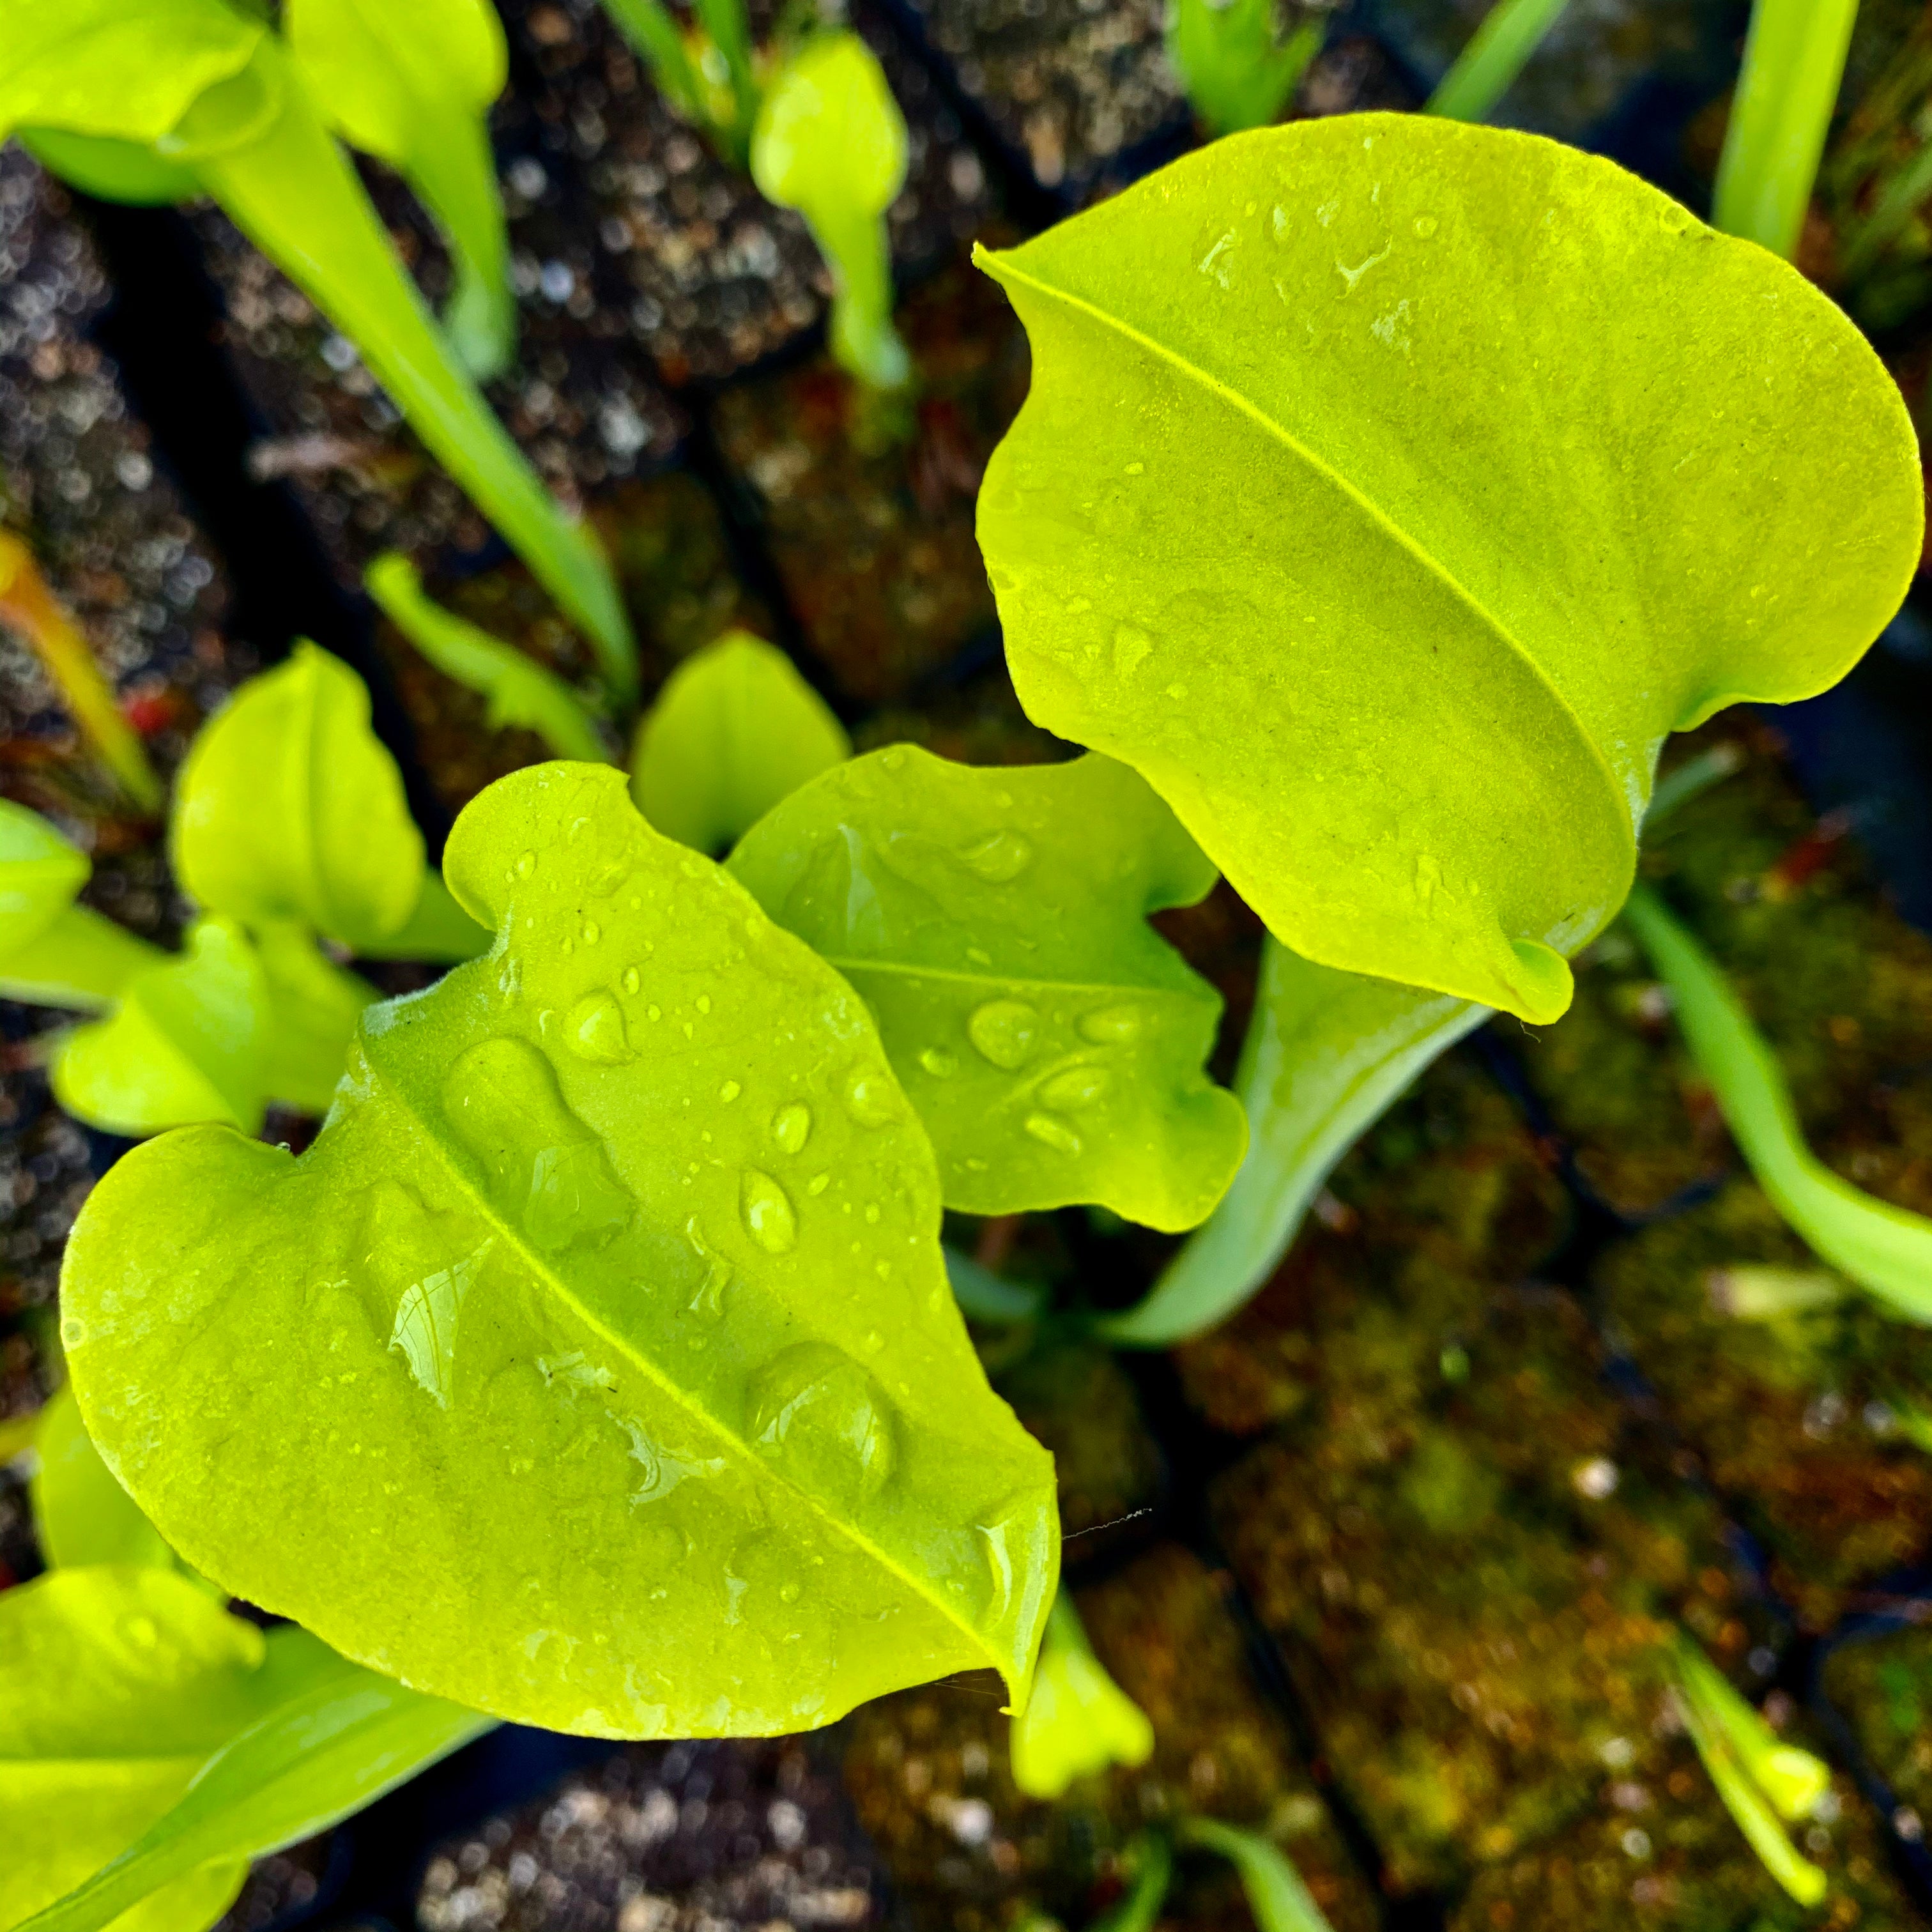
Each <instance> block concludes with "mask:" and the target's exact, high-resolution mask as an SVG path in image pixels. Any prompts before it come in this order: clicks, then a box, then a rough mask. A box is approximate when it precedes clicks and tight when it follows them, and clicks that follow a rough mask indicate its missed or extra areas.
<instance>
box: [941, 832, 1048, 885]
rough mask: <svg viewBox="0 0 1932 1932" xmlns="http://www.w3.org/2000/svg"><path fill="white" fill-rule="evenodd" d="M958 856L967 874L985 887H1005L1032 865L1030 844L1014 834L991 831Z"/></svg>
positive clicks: (1031, 846) (1018, 834) (1019, 835)
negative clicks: (981, 881) (978, 880)
mask: <svg viewBox="0 0 1932 1932" xmlns="http://www.w3.org/2000/svg"><path fill="white" fill-rule="evenodd" d="M959 857H960V862H961V863H962V864H963V865H965V867H966V868H967V869H968V871H971V872H973V873H975V874H977V875H978V877H980V878H983V879H984V880H986V883H988V884H989V885H994V886H1004V885H1007V884H1009V883H1011V882H1012V881H1013V880H1015V879H1016V878H1018V877H1019V875H1020V874H1022V872H1024V871H1025V870H1026V868H1028V866H1029V865H1031V864H1032V863H1033V845H1032V844H1031V841H1029V840H1028V839H1027V838H1025V837H1023V836H1022V835H1021V834H1020V833H1019V832H1010V831H1009V832H989V833H988V834H987V835H986V837H985V838H982V839H981V840H980V841H979V842H978V843H977V844H974V845H969V846H968V847H967V848H966V849H965V851H963V852H962V853H960V855H959Z"/></svg>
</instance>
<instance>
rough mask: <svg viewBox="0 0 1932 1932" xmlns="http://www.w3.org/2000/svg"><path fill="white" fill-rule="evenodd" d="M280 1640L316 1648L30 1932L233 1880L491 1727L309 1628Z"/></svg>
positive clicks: (88, 1930) (95, 1929)
mask: <svg viewBox="0 0 1932 1932" xmlns="http://www.w3.org/2000/svg"><path fill="white" fill-rule="evenodd" d="M284 1635H286V1636H287V1637H289V1638H291V1639H295V1640H299V1641H300V1642H302V1643H304V1644H306V1645H309V1646H313V1648H312V1650H311V1652H310V1653H309V1654H308V1655H307V1656H306V1657H305V1658H303V1659H302V1665H303V1667H302V1668H301V1669H299V1670H293V1671H290V1672H288V1673H285V1685H286V1688H285V1689H284V1693H283V1694H282V1695H281V1697H279V1698H278V1700H277V1701H276V1702H275V1704H274V1705H273V1706H272V1708H270V1709H269V1710H268V1711H266V1712H265V1713H264V1715H263V1716H261V1717H260V1718H258V1719H257V1721H256V1722H255V1723H254V1724H253V1725H251V1727H249V1728H248V1729H247V1730H244V1731H242V1732H240V1733H239V1734H237V1735H236V1736H235V1737H234V1738H233V1739H231V1740H230V1741H229V1742H228V1743H227V1744H226V1745H223V1747H222V1748H221V1749H220V1751H217V1753H216V1754H214V1756H213V1757H211V1758H210V1759H209V1760H208V1762H207V1763H205V1765H203V1766H202V1768H201V1769H200V1770H199V1772H196V1775H195V1778H194V1781H193V1783H192V1784H190V1786H189V1787H188V1788H187V1790H186V1791H185V1792H184V1793H182V1794H181V1797H180V1798H179V1799H178V1800H177V1801H176V1802H175V1804H174V1805H172V1807H171V1808H169V1810H168V1811H166V1813H165V1814H163V1815H162V1816H161V1817H159V1818H157V1819H156V1820H155V1821H154V1823H152V1824H151V1826H148V1829H147V1830H146V1831H145V1832H142V1835H140V1836H139V1838H136V1840H135V1841H133V1843H131V1844H130V1845H129V1846H127V1849H125V1850H124V1851H123V1852H121V1855H120V1856H119V1857H118V1858H116V1859H115V1861H113V1863H112V1864H109V1865H107V1867H105V1868H104V1869H103V1870H100V1871H98V1872H97V1873H95V1876H93V1877H92V1879H89V1881H88V1882H86V1884H84V1885H81V1886H80V1887H79V1888H77V1889H76V1890H75V1891H72V1892H71V1893H70V1894H68V1896H67V1897H65V1898H63V1899H62V1900H61V1901H60V1903H58V1904H57V1905H55V1906H52V1907H50V1908H49V1909H48V1910H46V1911H45V1912H42V1913H41V1914H40V1915H39V1916H38V1917H37V1918H34V1919H33V1920H31V1921H30V1924H31V1932H101V1928H102V1927H107V1926H110V1925H112V1926H113V1927H115V1932H120V1927H121V1924H123V1923H124V1921H121V1919H120V1918H118V1914H119V1913H121V1912H123V1911H124V1910H126V1909H127V1908H128V1907H130V1906H133V1905H135V1904H136V1902H137V1901H139V1900H144V1899H147V1898H149V1897H151V1896H152V1895H153V1894H154V1891H155V1888H156V1887H157V1886H160V1885H173V1884H177V1883H180V1882H182V1879H183V1877H184V1875H186V1874H190V1873H195V1872H196V1871H197V1870H200V1871H206V1870H208V1869H209V1868H210V1864H209V1861H215V1862H216V1864H217V1867H218V1868H221V1869H226V1870H235V1871H236V1873H237V1874H238V1877H239V1874H240V1873H242V1872H245V1870H247V1861H248V1860H249V1859H251V1858H260V1857H262V1856H263V1855H266V1853H268V1852H274V1851H278V1850H280V1849H281V1848H282V1847H283V1846H286V1845H290V1844H293V1843H296V1842H297V1841H299V1840H300V1839H303V1838H311V1837H313V1836H314V1835H315V1834H316V1833H317V1832H321V1831H325V1830H326V1829H328V1827H329V1826H331V1825H333V1824H335V1823H338V1821H339V1820H342V1819H344V1818H346V1817H350V1816H351V1815H352V1814H354V1813H356V1812H357V1811H361V1810H362V1809H363V1808H365V1806H367V1805H371V1804H373V1803H374V1802H375V1801H376V1800H377V1799H378V1798H380V1797H381V1796H382V1795H383V1793H385V1792H386V1791H389V1790H393V1789H394V1788H395V1787H396V1786H397V1785H398V1784H401V1783H402V1782H403V1781H404V1779H406V1778H412V1777H413V1776H415V1775H416V1773H417V1772H419V1771H421V1770H422V1769H425V1767H426V1766H429V1765H432V1764H434V1763H436V1762H437V1760H438V1759H440V1758H443V1757H448V1756H449V1754H450V1753H451V1752H452V1751H455V1750H457V1749H458V1748H460V1746H462V1745H466V1744H467V1743H469V1742H470V1740H471V1739H473V1738H476V1737H478V1736H481V1735H482V1733H484V1732H485V1731H487V1730H491V1729H493V1721H492V1720H491V1719H490V1718H484V1717H481V1716H479V1715H478V1714H477V1713H476V1712H474V1711H466V1710H464V1709H462V1708H461V1707H460V1706H458V1705H455V1704H449V1703H445V1702H444V1701H443V1700H442V1699H441V1698H439V1697H424V1696H422V1694H420V1693H419V1692H417V1691H411V1690H409V1689H407V1688H405V1687H404V1685H401V1684H397V1683H393V1682H391V1681H390V1680H389V1679H387V1678H384V1677H379V1676H377V1675H376V1674H375V1673H374V1672H372V1671H367V1670H358V1669H356V1667H354V1666H353V1665H352V1664H345V1663H344V1661H342V1659H341V1658H338V1657H335V1656H333V1655H331V1654H330V1653H329V1652H327V1651H326V1650H325V1649H323V1647H322V1646H320V1645H319V1644H316V1643H315V1641H314V1639H313V1638H312V1637H308V1634H307V1633H306V1632H303V1631H290V1632H287V1633H282V1632H276V1633H274V1634H272V1635H271V1637H270V1642H271V1643H273V1642H274V1641H275V1637H278V1636H284ZM231 1861H233V1862H231ZM155 1932H160V1928H159V1927H157V1928H155ZM175 1932H178V1928H175Z"/></svg>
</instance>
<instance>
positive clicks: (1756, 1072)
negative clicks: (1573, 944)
mask: <svg viewBox="0 0 1932 1932" xmlns="http://www.w3.org/2000/svg"><path fill="white" fill-rule="evenodd" d="M1625 916H1626V917H1627V918H1628V920H1629V922H1630V926H1631V931H1632V932H1634V933H1635V934H1636V935H1637V938H1638V940H1639V941H1640V942H1641V943H1642V944H1643V950H1645V952H1646V953H1649V956H1650V959H1651V963H1652V965H1654V966H1655V968H1657V971H1658V974H1659V976H1660V977H1661V978H1662V980H1664V984H1665V985H1666V986H1668V987H1669V988H1670V992H1671V998H1672V1002H1673V1012H1674V1013H1675V1014H1676V1019H1677V1023H1678V1025H1679V1026H1680V1027H1682V1028H1683V1030H1684V1037H1685V1040H1687V1041H1688V1042H1689V1043H1690V1046H1691V1053H1692V1054H1693V1055H1694V1057H1695V1058H1696V1060H1697V1065H1698V1067H1699V1068H1700V1070H1701V1071H1702V1072H1703V1075H1704V1077H1705V1079H1707V1080H1708V1081H1709V1082H1710V1083H1711V1091H1712V1094H1713V1095H1715V1097H1716V1100H1717V1103H1718V1109H1719V1111H1720V1112H1721V1113H1722V1114H1723V1115H1724V1124H1725V1125H1726V1126H1727V1127H1729V1128H1730V1130H1731V1137H1732V1139H1734V1140H1735V1141H1736V1142H1737V1144H1738V1147H1739V1151H1741V1152H1742V1154H1743V1155H1744V1157H1745V1160H1746V1161H1747V1162H1748V1163H1749V1164H1750V1167H1751V1172H1752V1174H1753V1175H1754V1176H1755V1177H1756V1178H1757V1184H1758V1185H1759V1186H1760V1187H1762V1188H1763V1190H1764V1191H1765V1193H1766V1194H1767V1195H1768V1196H1769V1197H1770V1199H1771V1202H1772V1206H1773V1207H1775V1208H1776V1209H1777V1210H1778V1212H1779V1213H1780V1214H1782V1215H1783V1216H1784V1218H1785V1220H1787V1222H1788V1223H1790V1226H1791V1227H1792V1229H1793V1231H1794V1232H1796V1234H1797V1235H1799V1236H1800V1237H1801V1238H1802V1239H1803V1240H1804V1241H1805V1243H1806V1244H1808V1246H1809V1247H1810V1248H1811V1251H1812V1253H1814V1254H1815V1255H1817V1256H1819V1257H1820V1259H1823V1260H1825V1261H1827V1262H1830V1263H1831V1265H1832V1266H1833V1267H1834V1268H1837V1269H1838V1270H1840V1271H1841V1272H1842V1273H1843V1274H1847V1275H1849V1276H1850V1277H1851V1278H1852V1280H1854V1281H1855V1282H1856V1283H1858V1286H1860V1287H1861V1288H1862V1289H1864V1290H1865V1291H1866V1292H1867V1293H1868V1294H1870V1295H1875V1296H1876V1297H1877V1298H1878V1299H1879V1301H1881V1302H1882V1303H1883V1304H1885V1307H1887V1308H1888V1310H1890V1311H1891V1313H1893V1314H1894V1315H1896V1316H1899V1317H1900V1319H1903V1320H1904V1321H1907V1322H1927V1323H1932V1220H1927V1218H1926V1217H1924V1215H1922V1214H1913V1213H1912V1211H1910V1209H1909V1208H1897V1207H1894V1206H1893V1205H1892V1204H1891V1202H1888V1201H1880V1200H1879V1199H1877V1198H1876V1196H1873V1195H1870V1194H1867V1193H1865V1192H1864V1190H1863V1189H1862V1188H1858V1187H1853V1186H1852V1184H1851V1183H1850V1182H1849V1181H1846V1180H1845V1179H1844V1178H1843V1177H1842V1176H1841V1175H1837V1174H1835V1173H1833V1172H1832V1170H1831V1169H1829V1167H1827V1166H1826V1165H1825V1163H1823V1161H1821V1160H1820V1159H1819V1158H1818V1157H1817V1155H1816V1154H1814V1153H1813V1152H1812V1151H1811V1148H1809V1147H1808V1146H1807V1145H1805V1134H1804V1130H1803V1129H1802V1127H1800V1126H1799V1120H1798V1110H1797V1109H1796V1107H1795V1106H1793V1104H1792V1100H1791V1089H1790V1086H1789V1085H1787V1082H1786V1081H1785V1078H1784V1071H1783V1070H1782V1069H1781V1067H1779V1066H1778V1059H1777V1056H1776V1055H1775V1054H1773V1053H1772V1050H1771V1049H1770V1047H1769V1045H1768V1044H1767V1043H1766V1041H1765V1039H1764V1037H1763V1035H1762V1034H1760V1033H1759V1031H1757V1028H1756V1027H1754V1025H1752V1024H1751V1016H1750V1015H1749V1014H1748V1013H1746V1012H1745V1009H1744V1006H1743V1004H1742V1002H1741V1001H1739V998H1738V996H1737V995H1736V993H1735V992H1733V990H1732V989H1731V988H1730V986H1729V985H1728V984H1727V983H1726V981H1725V979H1724V975H1723V974H1721V972H1720V971H1718V968H1717V965H1716V963H1715V962H1714V961H1713V960H1712V959H1711V957H1710V956H1709V954H1708V953H1706V952H1705V950H1704V949H1703V947H1701V946H1700V945H1699V944H1697V941H1696V940H1695V939H1694V938H1692V937H1691V934H1690V932H1688V929H1686V928H1685V926H1682V924H1680V923H1679V921H1678V920H1677V919H1676V917H1675V916H1673V914H1672V913H1670V911H1669V910H1667V908H1666V907H1665V906H1664V902H1663V901H1662V900H1661V899H1660V898H1658V896H1657V895H1656V894H1655V892H1652V890H1651V889H1649V886H1638V887H1637V889H1635V890H1634V892H1632V893H1631V898H1630V904H1629V905H1628V907H1626V908H1625Z"/></svg>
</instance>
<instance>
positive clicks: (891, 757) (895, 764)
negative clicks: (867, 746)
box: [879, 747, 905, 772]
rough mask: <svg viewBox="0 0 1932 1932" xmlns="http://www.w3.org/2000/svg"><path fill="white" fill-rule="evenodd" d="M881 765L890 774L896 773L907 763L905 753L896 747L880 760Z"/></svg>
mask: <svg viewBox="0 0 1932 1932" xmlns="http://www.w3.org/2000/svg"><path fill="white" fill-rule="evenodd" d="M879 763H880V764H882V765H883V766H884V767H885V768H886V770H887V771H889V772H895V771H897V770H898V769H899V768H900V767H901V766H902V765H904V763H905V754H904V752H903V751H900V750H898V748H896V747H895V748H893V749H892V750H891V751H888V752H886V754H885V755H884V757H882V758H880V760H879Z"/></svg>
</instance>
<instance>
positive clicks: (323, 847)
mask: <svg viewBox="0 0 1932 1932" xmlns="http://www.w3.org/2000/svg"><path fill="white" fill-rule="evenodd" d="M169 837H170V841H171V844H172V849H173V856H174V862H175V872H176V873H177V874H178V876H179V877H180V879H181V883H182V885H183V886H185V887H186V889H187V891H188V892H189V893H190V895H192V896H193V898H195V899H196V900H197V901H199V903H200V904H202V906H204V907H206V908H207V909H208V910H209V911H211V912H218V913H226V915H227V916H229V917H230V918H233V919H241V920H242V921H244V922H246V923H248V924H249V925H251V926H254V925H260V924H262V923H263V922H266V921H269V920H273V919H293V920H295V921H297V922H299V923H301V924H302V925H304V926H309V927H311V928H313V929H314V930H315V931H317V932H324V933H326V934H327V935H329V938H332V939H335V940H339V941H341V942H342V943H343V944H344V945H347V946H351V947H355V946H361V945H365V944H375V943H379V942H380V941H382V940H383V938H386V937H387V936H388V935H390V934H392V933H393V932H395V931H396V930H397V929H398V928H399V927H401V926H402V925H403V923H404V922H405V921H406V920H407V919H408V918H409V916H410V913H412V912H413V911H414V910H415V909H416V901H417V899H418V898H419V895H421V893H422V882H423V876H424V874H423V842H422V833H421V832H419V831H417V829H416V825H415V823H414V821H413V820H412V819H411V818H410V810H409V805H408V802H407V799H405V798H404V795H403V780H402V774H401V772H399V771H398V769H396V761H395V759H393V758H392V757H390V755H389V752H388V751H387V750H386V748H384V746H383V745H382V743H381V742H380V740H379V739H377V736H376V734H375V733H374V732H373V731H372V730H371V729H370V728H369V694H368V691H366V690H365V689H364V688H363V685H362V679H360V678H359V677H358V676H356V673H354V672H353V671H352V670H350V668H349V667H348V666H347V665H346V664H342V663H340V662H338V660H337V659H335V658H332V657H331V656H330V655H329V653H328V652H326V651H322V650H318V649H317V648H316V646H314V645H313V644H311V643H299V644H298V645H297V646H296V649H295V652H294V654H293V655H292V656H291V657H290V659H289V661H288V662H287V664H283V665H281V666H280V667H278V669H276V670H272V671H268V672H266V673H263V675H262V676H260V677H256V678H251V679H249V681H248V682H247V683H246V684H245V685H243V686H242V688H241V689H240V690H239V691H237V692H236V694H235V696H234V697H233V699H232V700H230V702H229V705H228V707H227V709H226V710H224V711H223V712H220V714H219V715H217V716H216V717H215V718H214V719H213V720H211V721H210V722H209V723H208V724H206V725H205V726H204V727H202V730H201V731H200V732H199V734H198V735H197V736H196V739H195V741H194V745H193V749H192V750H191V751H190V752H189V754H188V757H187V763H186V764H185V765H184V766H183V767H182V769H181V777H180V778H179V780H178V781H177V784H176V787H175V805H174V813H173V817H172V821H171V823H170V826H169Z"/></svg>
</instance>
